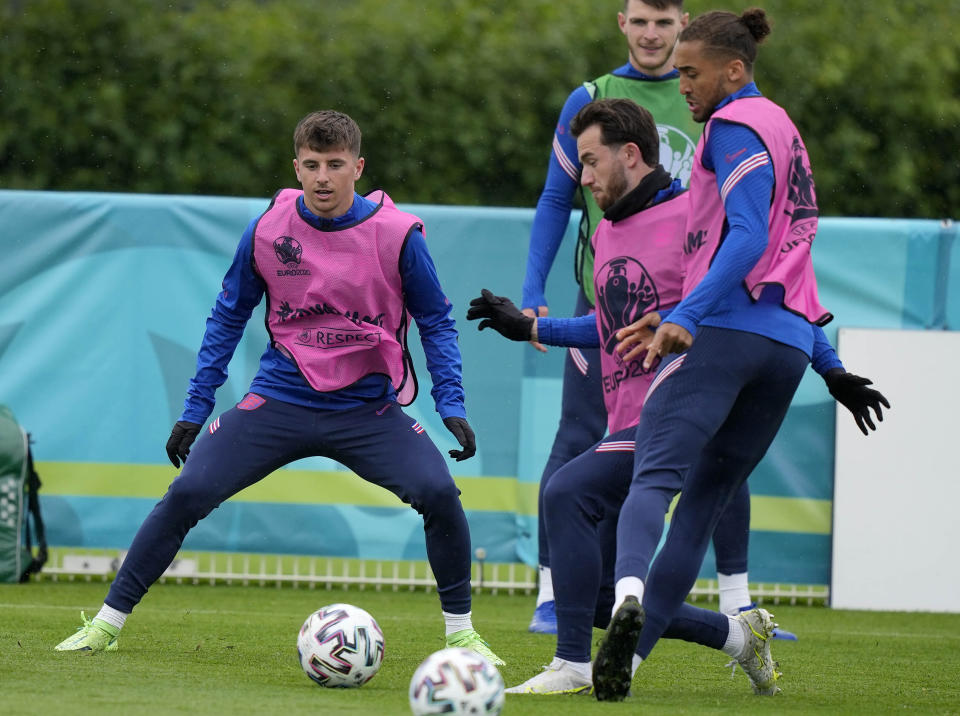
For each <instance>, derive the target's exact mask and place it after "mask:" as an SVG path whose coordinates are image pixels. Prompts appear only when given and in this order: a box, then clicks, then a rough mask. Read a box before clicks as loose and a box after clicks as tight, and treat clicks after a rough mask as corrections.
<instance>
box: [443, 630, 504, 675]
mask: <svg viewBox="0 0 960 716" xmlns="http://www.w3.org/2000/svg"><path fill="white" fill-rule="evenodd" d="M447 646H462V647H463V648H465V649H470V650H471V651H475V652H477V653H478V654H479V655H480V656H483V657H486V659H487V661H489V662H490V663H491V664H493V665H494V666H503V665H504V664H506V663H507V662H505V661H504V660H503V659H501V658H500V657H499V656H497V655H496V654H494V653H493V650H492V649H491V648H490V645H489V644H487V642H485V641H484V640H483V639H481V638H480V635H479V634H477V631H476V629H461V630H460V631H455V632H453V634H447Z"/></svg>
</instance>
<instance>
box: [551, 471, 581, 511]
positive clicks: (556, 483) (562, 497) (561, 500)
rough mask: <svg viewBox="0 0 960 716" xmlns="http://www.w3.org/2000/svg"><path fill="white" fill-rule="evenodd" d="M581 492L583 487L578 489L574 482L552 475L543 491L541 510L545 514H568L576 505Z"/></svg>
mask: <svg viewBox="0 0 960 716" xmlns="http://www.w3.org/2000/svg"><path fill="white" fill-rule="evenodd" d="M582 490H583V486H582V485H580V486H579V487H578V486H577V485H576V484H575V481H573V480H565V479H563V477H562V476H561V475H554V476H553V479H551V480H550V484H549V485H547V487H546V489H545V490H544V491H543V508H544V510H546V512H547V514H551V513H552V514H554V515H557V514H560V515H562V514H568V513H569V512H570V510H572V509H575V508H576V506H577V505H578V503H579V498H580V496H581V493H582Z"/></svg>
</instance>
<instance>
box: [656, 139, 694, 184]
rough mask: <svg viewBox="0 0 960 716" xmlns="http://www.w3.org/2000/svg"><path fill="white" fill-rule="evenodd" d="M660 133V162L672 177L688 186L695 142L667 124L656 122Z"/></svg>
mask: <svg viewBox="0 0 960 716" xmlns="http://www.w3.org/2000/svg"><path fill="white" fill-rule="evenodd" d="M657 132H658V133H659V134H660V163H661V164H662V165H663V168H664V169H666V170H667V172H669V174H670V176H672V177H673V178H674V179H679V180H680V183H681V184H683V186H690V174H691V173H692V172H693V154H694V152H695V151H696V144H695V142H694V141H693V140H692V139H690V137H689V136H687V134H686V133H685V132H684V131H683V130H680V129H677V128H676V127H671V126H670V125H669V124H658V125H657Z"/></svg>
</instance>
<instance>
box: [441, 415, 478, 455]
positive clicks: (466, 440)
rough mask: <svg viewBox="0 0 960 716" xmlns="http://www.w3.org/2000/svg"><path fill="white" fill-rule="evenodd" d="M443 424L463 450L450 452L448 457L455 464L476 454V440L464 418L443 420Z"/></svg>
mask: <svg viewBox="0 0 960 716" xmlns="http://www.w3.org/2000/svg"><path fill="white" fill-rule="evenodd" d="M443 424H444V425H446V426H447V430H449V431H450V432H451V433H453V437H455V438H456V439H457V442H458V443H460V446H461V447H462V448H463V450H451V451H450V457H452V458H453V459H455V460H456V461H457V462H462V461H463V460H466V459H467V458H470V457H473V456H474V455H476V454H477V439H476V437H475V436H474V434H473V429H472V428H471V427H470V424H469V423H468V422H467V419H466V418H444V419H443Z"/></svg>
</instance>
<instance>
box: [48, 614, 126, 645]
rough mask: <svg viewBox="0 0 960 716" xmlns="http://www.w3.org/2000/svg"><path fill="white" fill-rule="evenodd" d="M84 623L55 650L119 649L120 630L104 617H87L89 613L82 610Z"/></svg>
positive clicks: (81, 616)
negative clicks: (118, 636)
mask: <svg viewBox="0 0 960 716" xmlns="http://www.w3.org/2000/svg"><path fill="white" fill-rule="evenodd" d="M80 618H81V619H82V620H83V625H82V626H80V628H79V629H77V631H76V633H74V634H71V635H70V636H68V637H67V638H66V639H64V640H63V641H61V642H60V643H59V644H57V645H56V646H55V647H53V649H54V651H85V652H87V653H90V654H95V653H97V652H99V651H116V650H117V649H119V648H120V647H119V645H118V644H117V635H118V634H119V633H120V630H119V629H117V628H116V627H115V626H112V625H110V624H107V623H106V622H105V621H103V620H102V619H96V618H94V619H87V615H86V614H84V613H83V612H80Z"/></svg>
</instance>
